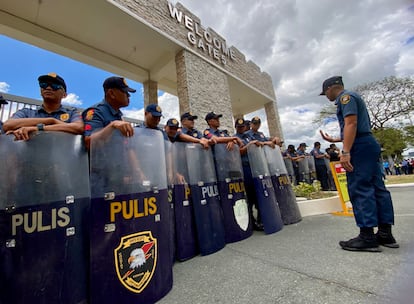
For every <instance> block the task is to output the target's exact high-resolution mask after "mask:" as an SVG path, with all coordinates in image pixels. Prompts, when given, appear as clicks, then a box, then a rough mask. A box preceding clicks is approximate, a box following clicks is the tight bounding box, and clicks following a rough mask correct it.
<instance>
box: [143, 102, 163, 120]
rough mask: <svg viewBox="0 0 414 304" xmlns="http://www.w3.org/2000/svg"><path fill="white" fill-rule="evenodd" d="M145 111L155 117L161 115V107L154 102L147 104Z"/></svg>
mask: <svg viewBox="0 0 414 304" xmlns="http://www.w3.org/2000/svg"><path fill="white" fill-rule="evenodd" d="M145 112H149V113H151V114H152V116H155V117H161V116H162V110H161V107H160V106H159V105H157V104H155V103H151V104H149V105H147V107H146V108H145Z"/></svg>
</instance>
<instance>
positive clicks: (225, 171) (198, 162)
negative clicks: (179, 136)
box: [0, 128, 301, 304]
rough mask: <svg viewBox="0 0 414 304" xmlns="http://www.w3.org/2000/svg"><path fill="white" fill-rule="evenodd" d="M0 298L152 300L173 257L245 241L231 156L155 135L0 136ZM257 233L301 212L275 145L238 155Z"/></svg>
mask: <svg viewBox="0 0 414 304" xmlns="http://www.w3.org/2000/svg"><path fill="white" fill-rule="evenodd" d="M0 152H1V155H2V156H3V157H2V158H0V165H1V168H2V173H3V174H2V175H1V176H0V190H1V194H2V195H1V197H0V242H1V247H0V286H1V288H2V292H1V293H0V303H1V304H3V303H70V304H72V303H154V302H156V301H158V300H159V299H160V298H162V297H163V296H164V295H166V294H167V293H168V292H169V291H170V290H171V288H172V285H173V275H172V267H173V263H174V261H175V260H179V261H185V260H188V259H191V258H192V257H194V256H196V255H199V254H201V255H208V254H212V253H215V252H217V251H219V250H221V249H222V248H224V247H225V245H226V244H227V243H231V242H237V241H241V240H244V239H246V238H248V237H250V236H251V235H252V233H253V223H252V220H251V217H250V214H249V207H248V200H247V197H246V191H245V185H244V175H243V168H242V164H241V158H240V153H239V149H238V147H237V146H235V149H233V150H231V151H229V150H227V149H226V145H224V144H217V145H215V146H214V147H213V149H207V150H206V149H203V148H202V147H201V146H200V145H198V144H189V143H179V142H176V143H174V144H172V143H170V142H166V141H165V140H164V139H163V136H162V133H161V132H159V131H158V130H152V129H146V128H136V129H135V133H134V136H133V137H128V138H126V137H124V136H122V135H121V133H119V132H118V131H117V130H115V131H114V132H113V133H112V134H111V135H109V136H107V137H105V138H101V139H99V140H93V141H92V144H91V150H90V153H89V157H88V153H87V152H86V150H85V148H84V146H83V144H82V137H81V136H75V135H70V134H66V133H61V132H39V133H37V134H35V135H34V136H32V138H31V139H30V140H29V141H25V142H22V141H14V140H13V138H12V137H11V136H0ZM248 156H249V162H250V166H251V171H252V177H253V181H254V186H255V190H256V196H257V200H258V204H259V212H260V215H261V218H262V221H263V224H264V232H265V233H266V234H270V233H275V232H277V231H280V230H281V229H282V228H283V225H285V224H292V223H296V222H298V221H300V220H301V215H300V212H299V209H298V206H297V204H296V199H295V196H294V194H293V191H292V187H291V183H290V179H289V174H288V169H287V168H286V166H285V163H284V161H283V158H282V155H281V153H280V150H279V149H278V147H276V148H275V149H272V148H270V147H265V148H263V147H256V146H251V147H249V148H248Z"/></svg>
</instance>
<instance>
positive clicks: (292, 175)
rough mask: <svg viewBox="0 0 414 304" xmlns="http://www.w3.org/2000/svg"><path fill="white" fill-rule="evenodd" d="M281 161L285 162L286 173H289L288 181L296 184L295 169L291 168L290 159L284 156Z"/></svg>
mask: <svg viewBox="0 0 414 304" xmlns="http://www.w3.org/2000/svg"><path fill="white" fill-rule="evenodd" d="M283 161H284V163H285V166H286V170H287V173H288V175H289V178H290V181H291V182H292V184H293V185H295V184H296V176H295V171H294V170H293V163H292V160H291V159H290V158H287V157H284V158H283Z"/></svg>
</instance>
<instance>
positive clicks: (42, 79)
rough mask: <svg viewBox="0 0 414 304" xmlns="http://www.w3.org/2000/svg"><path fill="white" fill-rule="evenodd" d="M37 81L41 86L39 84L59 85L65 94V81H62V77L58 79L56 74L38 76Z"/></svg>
mask: <svg viewBox="0 0 414 304" xmlns="http://www.w3.org/2000/svg"><path fill="white" fill-rule="evenodd" d="M37 80H38V81H39V84H41V83H55V84H60V85H61V86H62V87H63V88H64V89H65V92H67V89H66V83H65V81H64V80H63V78H62V77H60V76H59V75H58V74H56V73H49V74H47V75H41V76H39V78H37Z"/></svg>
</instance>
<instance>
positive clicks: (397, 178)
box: [385, 174, 414, 185]
mask: <svg viewBox="0 0 414 304" xmlns="http://www.w3.org/2000/svg"><path fill="white" fill-rule="evenodd" d="M385 183H386V184H387V185H391V184H405V183H414V174H409V175H387V180H386V181H385Z"/></svg>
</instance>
